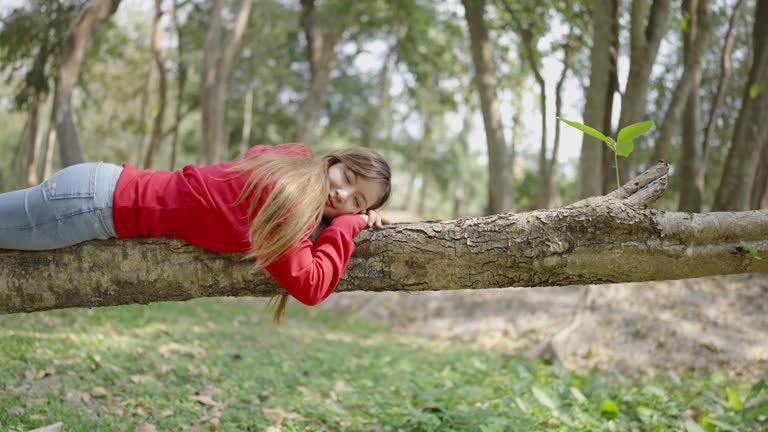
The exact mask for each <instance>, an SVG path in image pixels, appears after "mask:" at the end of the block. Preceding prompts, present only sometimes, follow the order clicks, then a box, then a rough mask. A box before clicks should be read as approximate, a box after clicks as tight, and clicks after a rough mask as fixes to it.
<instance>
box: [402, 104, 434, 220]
mask: <svg viewBox="0 0 768 432" xmlns="http://www.w3.org/2000/svg"><path fill="white" fill-rule="evenodd" d="M432 122H433V114H432V111H430V110H428V109H427V110H425V112H424V113H423V119H422V134H421V138H420V139H419V140H418V141H416V143H415V145H413V146H412V147H411V157H410V169H411V175H410V176H409V177H408V186H407V187H406V189H405V204H404V206H403V208H404V209H405V210H407V211H408V212H410V213H416V214H418V215H419V216H422V215H421V214H420V213H418V212H419V208H420V207H419V205H418V203H417V202H416V201H414V195H415V191H416V179H417V178H421V189H420V190H423V189H424V187H425V184H426V180H425V178H424V173H425V170H424V169H423V168H422V164H423V162H424V155H427V154H429V151H430V150H431V147H432Z"/></svg>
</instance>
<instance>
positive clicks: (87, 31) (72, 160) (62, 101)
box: [53, 0, 120, 167]
mask: <svg viewBox="0 0 768 432" xmlns="http://www.w3.org/2000/svg"><path fill="white" fill-rule="evenodd" d="M119 5H120V0H92V1H91V2H89V3H88V4H87V5H86V6H85V7H84V8H83V11H82V12H81V13H80V16H79V17H78V19H77V21H75V23H74V24H73V25H72V27H71V28H70V29H69V31H68V32H67V36H66V38H65V39H64V52H63V54H62V58H61V68H60V70H59V85H58V86H57V88H56V93H55V96H54V102H53V104H54V107H55V108H54V111H55V124H56V135H57V136H58V138H59V150H60V152H61V153H60V156H61V165H62V166H64V167H66V166H69V165H73V164H76V163H80V162H82V160H83V157H82V154H81V152H80V143H79V142H78V139H77V132H76V130H75V123H74V121H73V120H72V92H73V91H74V88H75V84H76V83H77V77H78V75H79V74H80V65H81V64H82V63H83V56H84V55H85V45H86V44H87V43H88V39H89V38H90V37H91V34H93V33H94V32H95V31H96V30H98V28H99V27H100V26H101V25H102V24H103V23H104V22H105V21H106V20H107V19H109V17H111V16H112V15H113V14H114V13H115V11H117V7H118V6H119Z"/></svg>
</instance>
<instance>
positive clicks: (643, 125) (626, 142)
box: [558, 118, 654, 187]
mask: <svg viewBox="0 0 768 432" xmlns="http://www.w3.org/2000/svg"><path fill="white" fill-rule="evenodd" d="M558 120H560V121H562V122H563V123H565V124H567V125H569V126H572V127H574V128H576V129H578V130H580V131H582V132H584V133H585V134H587V135H589V136H591V137H593V138H597V139H599V140H600V141H602V142H604V143H605V145H607V146H608V148H609V149H611V151H612V152H613V154H614V158H615V161H616V184H617V187H621V183H620V182H619V163H618V157H619V156H623V157H629V155H630V154H632V151H633V150H634V149H635V141H634V140H635V139H636V138H639V137H641V136H643V135H644V134H645V133H646V132H648V131H649V130H651V128H652V127H653V125H654V123H653V121H644V122H639V123H634V124H631V125H627V126H625V127H623V128H622V129H621V130H620V131H619V134H618V136H617V137H616V139H613V138H610V137H607V136H605V135H603V134H602V133H601V132H600V131H598V130H596V129H594V128H591V127H589V126H587V125H583V124H581V123H579V122H575V121H570V120H566V119H563V118H559V119H558Z"/></svg>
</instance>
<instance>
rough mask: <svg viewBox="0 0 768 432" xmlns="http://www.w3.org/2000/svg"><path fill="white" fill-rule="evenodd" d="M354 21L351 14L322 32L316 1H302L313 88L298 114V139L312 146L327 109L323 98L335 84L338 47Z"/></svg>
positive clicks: (311, 85) (302, 22)
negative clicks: (319, 123)
mask: <svg viewBox="0 0 768 432" xmlns="http://www.w3.org/2000/svg"><path fill="white" fill-rule="evenodd" d="M351 22H352V17H351V16H350V15H342V16H340V17H339V18H338V19H337V20H336V22H335V24H334V26H333V27H331V29H330V30H328V31H327V32H326V33H323V32H322V31H321V30H320V23H318V22H317V14H316V12H315V0H301V24H302V26H303V27H304V35H305V36H306V39H307V58H308V59H309V74H310V77H309V87H308V89H307V94H306V95H305V96H304V99H303V100H302V101H301V104H300V105H299V110H298V112H297V113H296V117H297V119H296V140H297V141H298V142H300V143H304V144H306V145H308V146H311V145H312V144H313V143H314V142H315V128H316V127H317V123H318V121H319V120H320V113H321V111H322V109H323V98H324V96H325V90H326V88H327V87H328V84H329V83H330V82H331V71H333V68H334V67H336V61H337V58H336V45H337V44H338V43H339V41H340V40H341V37H342V35H343V34H344V31H346V29H347V28H348V27H349V25H350V24H351Z"/></svg>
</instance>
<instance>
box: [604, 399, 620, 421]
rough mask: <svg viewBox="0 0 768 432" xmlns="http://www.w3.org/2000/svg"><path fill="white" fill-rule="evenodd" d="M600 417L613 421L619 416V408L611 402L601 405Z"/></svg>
mask: <svg viewBox="0 0 768 432" xmlns="http://www.w3.org/2000/svg"><path fill="white" fill-rule="evenodd" d="M600 416H602V417H603V418H604V419H606V420H613V419H615V418H616V417H618V416H619V407H618V406H616V404H615V403H613V402H612V401H609V400H604V401H602V402H601V403H600Z"/></svg>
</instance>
